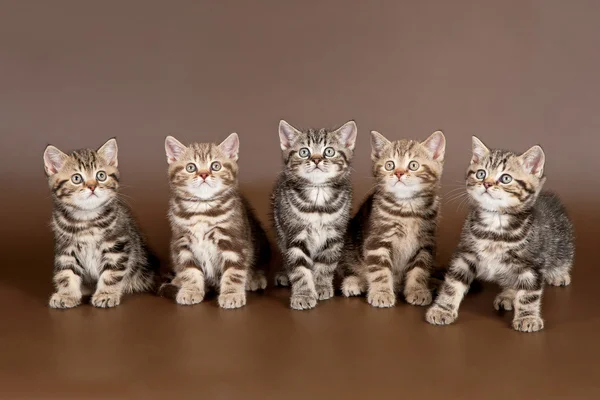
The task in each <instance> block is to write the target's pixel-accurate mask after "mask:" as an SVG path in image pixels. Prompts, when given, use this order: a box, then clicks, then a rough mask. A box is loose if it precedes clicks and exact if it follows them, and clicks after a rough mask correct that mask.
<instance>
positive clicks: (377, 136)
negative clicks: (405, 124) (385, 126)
mask: <svg viewBox="0 0 600 400" xmlns="http://www.w3.org/2000/svg"><path fill="white" fill-rule="evenodd" d="M390 143H391V142H390V141H389V140H387V139H386V138H385V137H384V136H383V135H382V134H381V133H379V132H377V131H371V159H372V160H373V161H377V160H379V158H380V157H381V155H382V153H383V150H384V149H385V148H386V147H387V146H388V145H389V144H390Z"/></svg>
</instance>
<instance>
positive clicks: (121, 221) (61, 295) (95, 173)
mask: <svg viewBox="0 0 600 400" xmlns="http://www.w3.org/2000/svg"><path fill="white" fill-rule="evenodd" d="M117 165H118V162H117V141H116V140H115V139H110V140H109V141H108V142H106V143H105V144H104V145H103V146H102V147H100V149H98V150H97V151H94V150H89V149H85V150H77V151H74V152H72V153H71V154H65V153H63V152H62V151H60V150H59V149H57V148H56V147H54V146H48V147H47V148H46V150H45V151H44V167H45V170H46V174H47V176H48V183H49V186H50V189H51V190H52V202H53V205H54V208H53V212H52V230H53V231H54V241H55V256H54V285H55V287H56V292H55V293H54V294H53V295H52V297H51V298H50V307H53V308H71V307H75V306H78V305H79V304H80V303H81V298H82V296H83V295H84V294H89V293H90V292H91V290H93V289H94V287H95V292H94V294H93V296H92V300H91V302H92V305H94V306H96V307H114V306H117V305H119V303H120V302H121V296H122V295H123V293H130V292H141V291H147V290H150V289H152V287H153V285H154V270H153V268H152V267H151V266H150V262H149V255H148V253H147V251H146V245H145V243H144V240H143V239H142V236H141V234H140V232H139V230H138V227H137V224H136V222H135V220H134V219H133V217H132V215H131V212H130V210H129V208H128V207H127V206H126V205H125V203H124V202H122V201H121V200H120V199H119V197H118V189H119V170H118V169H117ZM155 267H156V266H155Z"/></svg>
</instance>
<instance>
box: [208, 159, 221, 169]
mask: <svg viewBox="0 0 600 400" xmlns="http://www.w3.org/2000/svg"><path fill="white" fill-rule="evenodd" d="M210 169H212V170H213V171H218V170H220V169H221V163H220V162H218V161H215V162H213V163H212V164H210Z"/></svg>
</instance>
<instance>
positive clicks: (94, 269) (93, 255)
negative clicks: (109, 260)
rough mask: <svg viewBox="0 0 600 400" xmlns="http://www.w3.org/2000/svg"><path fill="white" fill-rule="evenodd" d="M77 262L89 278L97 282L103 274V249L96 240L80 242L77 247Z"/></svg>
mask: <svg viewBox="0 0 600 400" xmlns="http://www.w3.org/2000/svg"><path fill="white" fill-rule="evenodd" d="M76 248H77V250H76V254H77V260H78V261H79V263H80V264H81V266H82V267H83V269H84V270H85V272H86V273H87V275H88V277H89V278H91V279H92V280H94V281H97V280H98V278H99V277H100V274H101V273H102V249H101V248H100V243H98V242H97V241H96V240H86V241H80V242H79V243H77V246H76Z"/></svg>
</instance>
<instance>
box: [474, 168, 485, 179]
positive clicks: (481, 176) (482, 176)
mask: <svg viewBox="0 0 600 400" xmlns="http://www.w3.org/2000/svg"><path fill="white" fill-rule="evenodd" d="M486 175H487V174H486V172H485V170H483V169H480V170H478V171H477V172H476V173H475V177H476V178H477V179H485V176H486Z"/></svg>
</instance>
